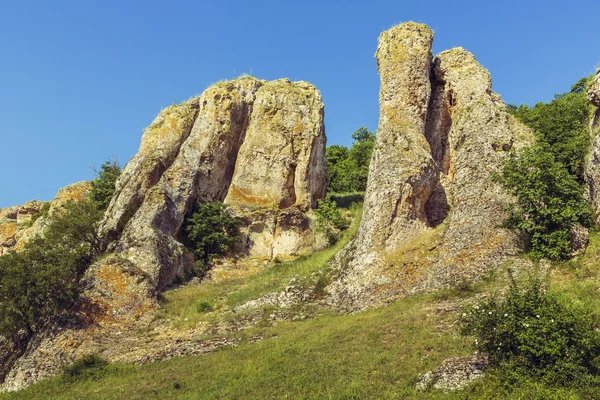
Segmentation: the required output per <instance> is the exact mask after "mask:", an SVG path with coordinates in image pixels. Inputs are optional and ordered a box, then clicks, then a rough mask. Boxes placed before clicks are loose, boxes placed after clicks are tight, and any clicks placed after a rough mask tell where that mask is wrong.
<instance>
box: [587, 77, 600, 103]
mask: <svg viewBox="0 0 600 400" xmlns="http://www.w3.org/2000/svg"><path fill="white" fill-rule="evenodd" d="M587 98H588V100H589V102H590V103H592V104H593V105H595V106H596V107H600V69H599V70H598V71H596V76H595V77H594V79H593V80H592V83H591V84H590V86H589V87H588V90H587Z"/></svg>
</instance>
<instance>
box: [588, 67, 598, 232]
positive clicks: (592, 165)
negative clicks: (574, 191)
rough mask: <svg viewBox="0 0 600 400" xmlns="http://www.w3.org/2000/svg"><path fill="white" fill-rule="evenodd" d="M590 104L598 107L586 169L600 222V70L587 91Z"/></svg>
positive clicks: (593, 120) (593, 203) (592, 125)
mask: <svg viewBox="0 0 600 400" xmlns="http://www.w3.org/2000/svg"><path fill="white" fill-rule="evenodd" d="M587 98H588V100H589V102H590V103H591V104H592V105H593V106H594V107H596V110H595V111H594V114H593V115H592V119H591V122H590V135H591V139H592V146H591V150H590V155H589V157H588V164H587V167H586V172H585V175H586V181H587V184H588V187H589V198H590V200H591V202H592V206H593V208H594V211H595V212H596V222H597V223H598V222H600V69H599V70H598V71H597V72H596V76H595V77H594V79H593V80H592V83H591V84H590V86H589V87H588V90H587Z"/></svg>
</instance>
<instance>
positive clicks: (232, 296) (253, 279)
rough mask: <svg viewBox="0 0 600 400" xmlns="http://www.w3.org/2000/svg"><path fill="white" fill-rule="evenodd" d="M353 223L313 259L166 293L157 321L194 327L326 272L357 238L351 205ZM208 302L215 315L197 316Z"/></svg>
mask: <svg viewBox="0 0 600 400" xmlns="http://www.w3.org/2000/svg"><path fill="white" fill-rule="evenodd" d="M349 212H350V213H351V214H352V221H353V222H352V224H351V225H350V227H349V228H348V229H347V230H345V231H344V232H343V234H342V237H341V238H340V240H339V241H338V242H337V243H336V244H335V245H333V246H331V247H328V248H327V249H325V250H322V251H318V252H316V253H313V254H311V255H310V256H306V257H301V258H299V259H298V260H295V261H292V262H285V263H273V264H272V265H271V266H270V267H269V268H267V269H266V270H265V271H263V272H260V273H258V274H256V275H252V276H249V277H245V278H239V279H230V280H226V281H222V282H217V283H211V282H208V283H203V284H200V285H185V286H182V287H180V288H177V289H173V290H170V291H168V292H166V293H164V294H163V296H162V305H161V308H160V310H159V311H158V313H157V316H156V318H160V319H168V320H170V321H171V323H172V324H173V325H174V326H175V327H193V326H196V324H197V323H199V322H200V321H206V320H209V321H210V320H213V319H215V318H218V317H219V312H222V311H227V310H230V309H232V308H233V307H235V306H238V305H241V304H243V303H245V302H247V301H248V300H251V299H256V298H259V297H260V296H262V295H265V294H268V293H272V292H275V291H279V290H282V289H283V288H285V286H287V284H288V283H289V282H290V280H291V279H292V278H297V279H298V281H301V280H302V279H303V278H309V277H310V276H311V275H312V274H313V273H319V271H325V270H326V269H327V268H328V266H327V263H328V262H329V260H330V259H331V257H333V256H334V255H335V254H336V253H337V252H338V251H340V250H341V249H342V247H344V246H345V245H346V244H347V243H348V242H349V241H350V239H352V238H353V237H354V236H355V235H356V231H357V230H358V225H359V224H360V216H361V214H362V206H358V205H355V206H352V207H351V208H350V210H349ZM203 302H204V303H208V304H210V305H211V307H212V308H213V309H214V310H215V312H214V313H198V304H200V303H203Z"/></svg>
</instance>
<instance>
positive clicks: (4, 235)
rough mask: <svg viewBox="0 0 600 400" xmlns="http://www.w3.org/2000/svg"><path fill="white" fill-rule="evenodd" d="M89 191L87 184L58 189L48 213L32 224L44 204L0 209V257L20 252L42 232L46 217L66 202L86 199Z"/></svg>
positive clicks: (33, 203) (34, 203)
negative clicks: (13, 251) (12, 251)
mask: <svg viewBox="0 0 600 400" xmlns="http://www.w3.org/2000/svg"><path fill="white" fill-rule="evenodd" d="M90 189H91V185H90V183H89V182H79V183H75V184H73V185H69V186H66V187H64V188H62V189H60V190H59V191H58V193H57V194H56V196H55V197H54V199H53V200H52V201H50V204H49V209H48V213H47V214H46V215H45V216H41V217H39V218H37V219H36V220H35V222H34V223H33V224H32V223H31V219H32V218H33V217H34V216H35V215H37V214H39V213H40V211H41V210H42V207H44V204H46V202H43V201H38V200H33V201H29V202H27V203H25V204H23V205H22V206H16V207H9V208H4V209H1V210H0V256H1V255H3V254H6V253H7V252H9V251H11V250H15V251H21V250H22V249H23V246H25V243H27V242H28V241H29V240H30V239H31V238H33V237H34V236H35V235H38V234H40V233H41V232H42V231H43V229H44V227H45V226H46V223H47V221H46V220H47V216H48V215H52V214H53V213H54V212H56V210H58V209H60V207H62V206H63V205H64V204H66V203H67V202H68V201H81V200H83V199H86V198H87V196H88V193H89V191H90Z"/></svg>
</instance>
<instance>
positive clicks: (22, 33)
mask: <svg viewBox="0 0 600 400" xmlns="http://www.w3.org/2000/svg"><path fill="white" fill-rule="evenodd" d="M598 15H600V1H577V0H573V1H568V2H567V1H556V0H546V1H537V0H534V1H527V0H520V1H512V0H503V1H494V2H491V1H490V2H488V1H481V0H479V1H462V2H460V1H448V0H446V1H435V0H433V1H432V0H430V1H415V0H413V1H401V0H390V1H380V0H369V1H326V0H319V1H315V0H303V1H282V0H280V1H261V0H254V1H239V0H229V1H225V0H221V1H213V0H204V1H202V0H197V1H191V0H190V1H168V2H167V1H164V2H158V1H151V0H145V1H126V0H120V1H112V0H103V1H91V0H90V1H81V0H77V1H75V0H73V1H61V0H53V1H45V0H44V1H41V0H40V1H31V0H22V1H1V2H0V121H1V122H0V150H1V152H0V180H1V182H2V184H1V186H0V187H1V189H0V207H7V206H11V205H16V204H21V203H24V202H25V201H28V200H31V199H41V200H49V199H51V198H53V197H54V194H55V193H56V191H57V190H58V189H59V188H61V187H63V186H66V185H68V184H70V183H74V182H78V181H81V180H88V179H91V178H92V177H93V176H94V174H93V172H92V167H93V166H94V165H95V166H99V165H100V164H102V162H103V161H104V160H106V159H107V158H111V157H113V156H117V157H118V159H119V160H120V161H121V162H122V163H125V162H127V161H128V160H129V159H130V158H131V156H133V155H134V154H135V152H136V151H137V148H138V146H139V142H140V138H141V135H142V131H143V128H144V127H145V126H147V125H149V124H150V122H151V121H152V119H153V118H154V116H155V115H156V114H157V113H158V112H159V111H160V110H161V109H162V108H164V107H166V106H168V105H170V104H173V102H181V101H183V100H186V99H188V98H189V97H191V96H193V95H197V94H200V93H201V92H202V91H203V90H204V89H205V88H206V87H207V86H209V85H210V84H212V83H214V82H217V81H219V80H221V79H228V78H233V77H236V76H238V75H240V74H242V73H249V74H252V75H254V76H256V77H258V78H261V79H269V80H270V79H276V78H282V77H289V78H290V79H292V80H306V81H309V82H311V83H313V84H314V85H316V86H317V88H318V89H320V90H321V93H322V95H323V100H324V102H325V114H326V120H325V122H326V130H327V136H328V144H345V145H348V144H350V142H351V139H350V135H351V133H352V132H353V131H354V130H356V129H357V128H358V127H360V126H366V127H368V128H369V129H370V130H372V131H375V130H376V128H377V119H378V104H377V96H378V90H379V77H378V75H377V67H376V62H375V59H374V58H373V54H374V53H375V49H376V47H377V37H378V35H379V33H380V32H381V31H383V30H386V29H388V28H390V27H391V26H393V25H395V24H397V23H400V22H404V21H408V20H413V21H417V22H423V23H426V24H428V25H429V26H430V27H431V28H433V30H434V31H435V40H434V52H436V53H437V52H440V51H442V50H445V49H448V48H451V47H455V46H463V47H464V48H466V49H467V50H469V51H471V52H473V53H474V54H475V56H476V57H477V59H478V60H479V62H480V63H481V64H483V65H484V66H485V67H486V68H487V69H488V70H490V72H491V73H492V78H493V81H494V90H495V91H496V92H498V93H500V94H501V95H502V96H503V98H504V99H505V101H506V102H508V103H516V104H520V103H528V104H534V103H536V102H537V101H548V100H550V99H552V97H553V95H554V94H555V93H561V92H565V91H567V90H568V89H569V88H570V85H571V84H572V83H574V82H575V81H577V79H578V78H580V77H582V76H585V75H588V74H590V73H592V72H594V67H595V66H597V65H599V64H600V38H599V36H598V23H599V21H598Z"/></svg>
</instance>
